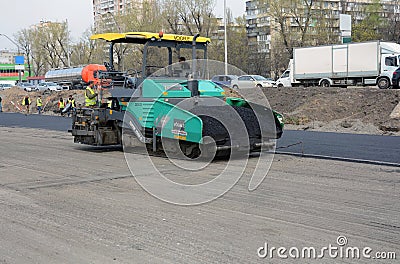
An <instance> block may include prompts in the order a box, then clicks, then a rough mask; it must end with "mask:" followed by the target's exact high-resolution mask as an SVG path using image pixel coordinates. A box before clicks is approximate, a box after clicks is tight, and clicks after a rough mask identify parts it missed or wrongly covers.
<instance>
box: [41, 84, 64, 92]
mask: <svg viewBox="0 0 400 264" xmlns="http://www.w3.org/2000/svg"><path fill="white" fill-rule="evenodd" d="M36 90H37V91H57V92H59V91H62V90H63V89H62V87H61V86H60V85H58V84H56V83H53V82H41V83H39V84H37V85H36Z"/></svg>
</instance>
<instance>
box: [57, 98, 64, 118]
mask: <svg viewBox="0 0 400 264" xmlns="http://www.w3.org/2000/svg"><path fill="white" fill-rule="evenodd" d="M64 108H65V102H64V100H63V99H62V98H60V100H59V101H58V109H60V114H61V115H62V116H64V113H63V111H64Z"/></svg>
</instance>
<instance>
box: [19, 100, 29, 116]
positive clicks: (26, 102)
mask: <svg viewBox="0 0 400 264" xmlns="http://www.w3.org/2000/svg"><path fill="white" fill-rule="evenodd" d="M21 104H22V105H24V106H25V107H26V114H25V115H29V107H30V105H31V98H29V96H27V95H26V96H25V97H24V99H22V102H21Z"/></svg>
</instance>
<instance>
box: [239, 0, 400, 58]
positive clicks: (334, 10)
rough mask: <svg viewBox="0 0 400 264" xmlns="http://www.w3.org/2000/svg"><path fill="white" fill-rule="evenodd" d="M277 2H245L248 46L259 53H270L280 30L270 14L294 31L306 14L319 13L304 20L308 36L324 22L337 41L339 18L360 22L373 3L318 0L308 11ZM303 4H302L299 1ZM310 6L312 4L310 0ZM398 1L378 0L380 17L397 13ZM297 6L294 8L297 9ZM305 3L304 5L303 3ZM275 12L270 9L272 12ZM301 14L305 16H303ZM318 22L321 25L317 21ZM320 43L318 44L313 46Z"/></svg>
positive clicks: (365, 1) (254, 0) (338, 37)
mask: <svg viewBox="0 0 400 264" xmlns="http://www.w3.org/2000/svg"><path fill="white" fill-rule="evenodd" d="M279 2H280V1H272V0H263V1H260V0H249V1H246V24H247V37H248V39H249V43H250V46H253V47H255V48H256V49H254V50H258V52H267V53H268V52H270V50H271V42H272V41H273V39H274V37H275V36H276V34H277V32H278V31H279V30H280V28H279V24H278V21H277V17H274V16H273V15H271V13H273V12H275V14H276V13H277V12H280V15H281V17H280V19H283V21H284V22H282V21H279V22H280V23H281V24H284V25H285V26H286V27H287V28H289V30H292V31H293V32H296V30H301V27H302V26H304V25H305V23H306V15H307V14H309V12H312V13H313V14H318V17H317V18H315V17H314V18H312V20H311V21H307V22H308V23H309V24H310V25H311V26H310V33H312V32H313V31H315V27H316V24H317V23H318V22H320V21H319V20H323V23H324V24H323V27H324V30H325V31H326V32H329V33H330V36H332V37H333V39H332V42H334V40H337V41H339V40H340V29H339V17H340V14H348V15H351V17H352V20H353V21H355V22H359V21H361V20H363V19H364V18H365V17H366V14H365V7H366V6H367V5H371V4H373V2H374V0H350V1H344V0H321V1H314V2H312V6H311V9H309V10H307V6H305V5H300V4H299V3H300V1H298V3H296V1H282V2H281V3H284V2H286V5H285V4H281V5H280V6H279V4H277V3H279ZM301 2H303V1H301ZM309 3H311V2H310V1H309ZM399 3H400V1H398V0H397V1H396V0H381V1H380V4H381V5H382V9H381V10H382V11H381V13H380V16H381V17H383V18H388V17H390V16H392V15H393V14H400V6H399ZM296 4H297V6H296ZM303 4H304V3H303ZM278 6H279V7H280V10H276V7H278ZM274 8H275V10H272V9H274ZM301 14H306V15H304V16H302V15H301ZM320 23H321V22H320ZM315 44H319V43H315Z"/></svg>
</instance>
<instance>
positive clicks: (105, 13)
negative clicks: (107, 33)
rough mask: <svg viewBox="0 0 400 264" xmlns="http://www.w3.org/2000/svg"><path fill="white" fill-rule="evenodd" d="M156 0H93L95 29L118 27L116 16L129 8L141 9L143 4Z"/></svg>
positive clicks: (102, 29)
mask: <svg viewBox="0 0 400 264" xmlns="http://www.w3.org/2000/svg"><path fill="white" fill-rule="evenodd" d="M149 1H154V0H93V18H94V28H95V31H104V30H107V29H108V30H109V29H112V28H114V29H115V28H118V27H119V26H118V25H116V23H117V22H116V21H115V16H116V15H118V14H124V12H127V11H128V10H137V11H138V14H140V10H141V9H142V8H143V4H144V3H146V2H149Z"/></svg>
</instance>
